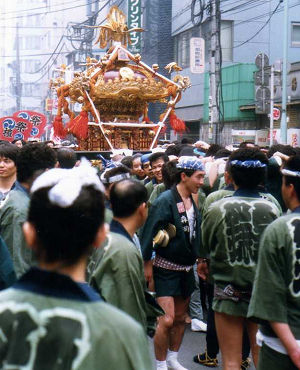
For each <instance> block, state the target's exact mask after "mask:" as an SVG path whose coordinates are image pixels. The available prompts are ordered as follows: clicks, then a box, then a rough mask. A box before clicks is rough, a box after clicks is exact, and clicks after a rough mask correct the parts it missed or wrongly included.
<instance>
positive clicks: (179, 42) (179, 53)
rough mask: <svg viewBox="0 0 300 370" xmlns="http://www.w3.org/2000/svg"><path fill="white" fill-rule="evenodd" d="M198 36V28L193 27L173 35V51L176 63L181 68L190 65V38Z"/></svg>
mask: <svg viewBox="0 0 300 370" xmlns="http://www.w3.org/2000/svg"><path fill="white" fill-rule="evenodd" d="M199 36H200V28H199V27H194V28H191V29H189V30H187V31H184V32H182V33H180V34H178V35H176V36H175V37H174V52H175V55H174V57H175V60H176V62H177V64H178V65H179V66H180V67H182V68H188V67H189V66H190V39H191V38H192V37H199Z"/></svg>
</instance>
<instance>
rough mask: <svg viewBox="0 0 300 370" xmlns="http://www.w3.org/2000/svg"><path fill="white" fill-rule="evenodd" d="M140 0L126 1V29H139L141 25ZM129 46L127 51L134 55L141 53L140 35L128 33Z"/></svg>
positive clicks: (134, 32) (135, 32)
mask: <svg viewBox="0 0 300 370" xmlns="http://www.w3.org/2000/svg"><path fill="white" fill-rule="evenodd" d="M141 8H142V0H128V21H127V26H128V29H131V28H141V25H142V11H141ZM130 39H131V45H128V50H129V51H130V52H132V53H133V54H135V53H140V52H141V46H142V35H141V33H140V32H137V31H133V32H130Z"/></svg>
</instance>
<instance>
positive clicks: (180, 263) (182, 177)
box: [141, 156, 204, 370]
mask: <svg viewBox="0 0 300 370" xmlns="http://www.w3.org/2000/svg"><path fill="white" fill-rule="evenodd" d="M203 177H204V167H203V164H202V162H201V161H200V160H198V159H197V158H196V157H189V156H187V157H185V156H184V157H181V158H179V161H178V164H177V174H176V185H175V186H174V187H172V188H171V189H169V190H166V191H165V192H163V193H162V194H161V195H160V196H159V197H158V198H157V199H156V200H155V201H154V203H153V205H152V206H151V208H150V211H149V215H148V219H147V221H146V224H145V226H144V228H143V231H142V235H141V246H142V252H143V257H144V261H145V265H144V266H145V276H146V280H147V282H150V281H151V280H152V276H153V278H154V284H155V291H156V295H157V302H158V304H159V305H160V306H161V307H162V308H163V310H164V311H165V313H166V314H165V315H164V316H162V317H160V318H159V324H158V328H157V331H156V334H155V337H154V349H155V356H156V368H157V369H163V370H167V368H168V367H169V368H172V369H176V370H184V369H185V368H184V367H183V366H181V365H180V364H179V362H178V360H177V355H178V351H179V348H180V345H181V341H182V338H183V335H184V328H185V322H184V319H185V314H186V312H187V309H188V305H189V300H190V295H191V294H192V292H193V290H194V273H193V265H194V263H195V262H196V259H197V257H199V254H200V251H199V249H200V215H199V210H198V209H197V207H196V205H195V203H194V201H193V199H192V194H197V192H198V190H199V188H200V187H201V185H202V184H203ZM170 225H172V229H173V231H174V229H175V235H173V237H172V238H171V237H170V236H169V234H168V235H167V236H166V235H165V234H164V232H163V230H166V229H168V228H169V227H170ZM174 226H175V228H174ZM165 233H166V231H165ZM160 234H163V235H164V237H163V239H165V237H167V239H166V242H160V241H159V239H160V238H157V236H158V235H160ZM173 234H174V232H173ZM153 246H154V248H155V253H156V255H155V258H154V260H152V256H153Z"/></svg>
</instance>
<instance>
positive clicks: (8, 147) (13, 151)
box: [0, 143, 20, 163]
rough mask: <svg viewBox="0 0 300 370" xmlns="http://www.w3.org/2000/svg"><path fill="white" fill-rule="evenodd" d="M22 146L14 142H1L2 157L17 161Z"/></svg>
mask: <svg viewBox="0 0 300 370" xmlns="http://www.w3.org/2000/svg"><path fill="white" fill-rule="evenodd" d="M19 150H20V148H18V147H17V146H16V145H14V144H10V143H5V144H3V143H1V144H0V157H6V158H9V159H11V160H12V161H13V162H14V163H16V160H17V155H18V152H19Z"/></svg>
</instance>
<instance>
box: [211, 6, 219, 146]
mask: <svg viewBox="0 0 300 370" xmlns="http://www.w3.org/2000/svg"><path fill="white" fill-rule="evenodd" d="M210 6H211V22H210V24H211V46H210V58H209V66H210V72H209V125H208V138H209V140H210V141H212V142H214V143H216V144H218V143H219V142H220V141H219V139H220V138H219V117H220V115H219V109H220V108H219V103H218V100H219V97H218V88H219V84H220V43H219V39H220V37H219V36H220V35H219V33H220V22H219V21H218V17H219V16H220V14H219V13H220V0H211V3H210Z"/></svg>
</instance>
